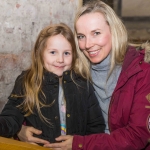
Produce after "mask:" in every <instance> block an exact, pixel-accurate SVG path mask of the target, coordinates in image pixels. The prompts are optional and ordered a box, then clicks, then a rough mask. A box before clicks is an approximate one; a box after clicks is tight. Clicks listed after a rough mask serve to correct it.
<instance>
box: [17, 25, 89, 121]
mask: <svg viewBox="0 0 150 150" xmlns="http://www.w3.org/2000/svg"><path fill="white" fill-rule="evenodd" d="M58 34H61V35H63V36H64V37H65V38H66V40H67V41H68V42H69V43H70V45H71V46H72V54H73V59H72V66H71V70H74V71H75V72H76V73H77V74H79V75H80V76H82V77H83V78H85V79H88V80H89V79H90V73H89V72H90V71H89V70H88V69H86V68H85V67H84V65H82V64H80V60H79V59H78V53H77V51H76V44H75V40H74V35H73V33H72V31H71V29H70V28H69V27H68V26H67V25H66V24H64V23H60V24H54V25H49V26H47V27H45V28H44V29H43V30H41V32H40V33H39V35H38V37H37V40H36V42H35V45H34V48H33V51H32V60H31V61H32V62H31V66H30V68H29V69H28V70H27V72H26V74H25V75H24V88H25V90H24V91H25V100H24V102H23V103H22V104H21V105H20V106H19V108H21V109H22V110H23V112H25V115H26V116H29V115H30V114H33V113H34V112H33V110H34V109H35V108H36V109H37V111H38V113H39V116H40V118H41V119H42V120H44V121H46V122H47V123H48V122H49V121H48V120H47V118H45V117H44V116H43V115H42V112H41V109H40V108H41V107H49V106H51V105H52V104H50V105H49V106H47V105H45V104H44V102H42V101H41V100H39V93H42V94H43V95H44V93H43V92H42V90H41V86H42V81H43V71H44V69H45V68H44V63H43V51H44V50H45V48H46V46H47V40H48V39H49V38H50V37H52V36H55V35H58ZM79 64H80V66H79ZM44 96H45V95H44Z"/></svg>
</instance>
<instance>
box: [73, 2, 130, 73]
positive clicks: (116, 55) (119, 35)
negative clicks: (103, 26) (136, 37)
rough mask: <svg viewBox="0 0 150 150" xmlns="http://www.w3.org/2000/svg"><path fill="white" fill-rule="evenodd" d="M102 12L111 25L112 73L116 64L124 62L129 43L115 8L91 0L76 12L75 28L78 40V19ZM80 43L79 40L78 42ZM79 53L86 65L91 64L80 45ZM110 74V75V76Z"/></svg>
mask: <svg viewBox="0 0 150 150" xmlns="http://www.w3.org/2000/svg"><path fill="white" fill-rule="evenodd" d="M95 12H98V13H101V14H103V16H104V18H105V19H106V22H107V24H108V25H109V27H110V31H111V36H112V50H111V60H110V61H111V62H110V74H111V73H112V71H113V69H114V67H115V65H117V64H119V65H120V64H122V63H123V60H124V57H125V54H126V50H127V44H128V35H127V31H126V28H125V26H124V24H123V23H122V21H121V20H120V19H119V17H118V16H117V15H116V13H115V12H114V10H113V9H112V8H111V7H110V6H108V5H107V4H105V3H104V2H102V1H101V0H91V1H89V2H88V3H86V4H85V5H84V6H82V7H81V8H80V9H79V11H78V12H77V14H76V17H75V22H74V28H75V38H76V39H75V40H76V41H77V35H76V33H77V31H76V23H77V21H78V19H79V18H80V17H81V16H83V15H84V14H88V13H95ZM77 45H78V42H77ZM77 50H78V51H79V54H80V55H82V57H83V58H82V59H83V60H84V61H85V64H86V66H88V67H90V66H89V62H88V60H87V58H86V57H85V56H83V55H84V54H83V53H82V52H81V51H80V50H79V46H78V47H77ZM110 74H109V76H110Z"/></svg>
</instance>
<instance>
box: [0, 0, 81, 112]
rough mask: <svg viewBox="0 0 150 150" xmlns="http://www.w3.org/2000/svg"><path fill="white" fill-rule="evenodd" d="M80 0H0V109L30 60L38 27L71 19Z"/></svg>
mask: <svg viewBox="0 0 150 150" xmlns="http://www.w3.org/2000/svg"><path fill="white" fill-rule="evenodd" d="M80 3H81V0H26V1H25V0H17V1H14V0H0V33H1V34H0V112H1V110H2V108H3V106H4V104H5V103H6V102H7V97H8V96H9V94H10V93H11V91H12V88H13V86H14V81H15V79H16V77H17V76H18V75H19V74H20V73H21V71H22V70H24V69H26V68H27V67H28V66H29V64H30V52H31V49H32V47H33V45H34V42H35V39H36V37H37V35H38V33H39V31H40V30H41V29H42V28H43V27H45V26H47V25H48V24H51V23H58V22H65V23H66V24H68V25H69V26H70V27H71V28H73V19H74V15H75V12H76V10H77V8H78V7H79V6H80Z"/></svg>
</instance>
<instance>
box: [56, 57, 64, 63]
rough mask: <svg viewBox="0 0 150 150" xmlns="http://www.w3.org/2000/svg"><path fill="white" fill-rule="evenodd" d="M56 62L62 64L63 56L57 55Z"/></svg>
mask: <svg viewBox="0 0 150 150" xmlns="http://www.w3.org/2000/svg"><path fill="white" fill-rule="evenodd" d="M57 62H59V63H63V62H64V57H63V55H59V56H58V57H57Z"/></svg>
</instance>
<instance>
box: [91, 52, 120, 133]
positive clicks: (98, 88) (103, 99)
mask: <svg viewBox="0 0 150 150" xmlns="http://www.w3.org/2000/svg"><path fill="white" fill-rule="evenodd" d="M109 69H110V55H108V56H107V57H106V58H105V59H104V60H103V61H102V62H100V63H99V64H92V66H91V76H92V80H93V83H94V84H93V86H94V88H95V93H96V96H97V98H98V101H99V104H100V107H101V109H102V113H103V116H104V120H105V124H106V129H105V133H110V132H109V128H108V108H109V103H110V99H111V96H112V93H113V91H114V89H115V86H116V84H117V80H118V77H119V75H120V72H121V66H116V67H115V69H114V70H113V72H112V74H111V76H110V77H109V79H108V81H107V77H108V73H109Z"/></svg>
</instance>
